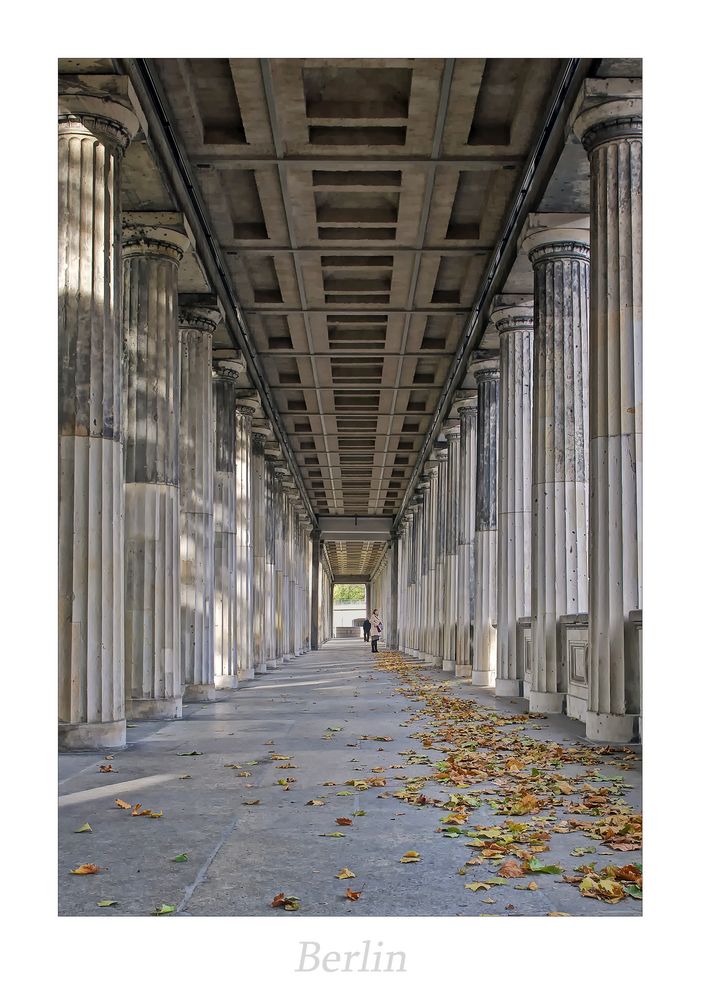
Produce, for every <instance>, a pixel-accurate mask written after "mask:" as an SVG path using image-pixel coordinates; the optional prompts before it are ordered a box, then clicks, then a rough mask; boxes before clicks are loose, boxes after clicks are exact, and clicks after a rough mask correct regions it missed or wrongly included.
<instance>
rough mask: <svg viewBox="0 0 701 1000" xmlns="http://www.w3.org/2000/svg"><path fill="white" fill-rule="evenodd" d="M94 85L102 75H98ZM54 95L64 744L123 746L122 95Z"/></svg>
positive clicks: (127, 129) (125, 133)
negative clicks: (56, 103) (57, 97)
mask: <svg viewBox="0 0 701 1000" xmlns="http://www.w3.org/2000/svg"><path fill="white" fill-rule="evenodd" d="M95 79H96V80H97V79H98V78H95ZM118 79H119V78H116V77H107V78H105V77H100V78H99V80H100V81H102V83H104V82H105V81H110V82H112V83H114V84H115V86H116V87H117V99H115V100H112V101H110V100H108V99H107V97H106V95H105V94H104V93H103V94H102V95H101V96H96V95H91V93H90V92H89V91H88V90H87V87H86V86H83V85H81V84H80V81H78V80H76V81H74V84H75V85H74V86H73V87H70V88H69V90H70V91H71V93H69V94H63V93H62V94H61V97H60V105H59V124H58V210H59V217H58V240H59V245H58V260H59V287H58V343H59V358H58V361H59V364H58V373H59V387H58V406H59V439H58V440H59V450H58V486H59V496H58V588H59V589H58V721H59V748H60V749H63V750H94V749H98V748H102V747H104V748H112V747H122V746H124V745H125V743H126V720H125V714H124V577H123V558H124V508H123V503H124V500H123V490H124V470H123V450H122V449H123V437H122V416H121V414H122V326H121V317H122V299H121V289H122V260H121V253H120V227H121V217H120V186H119V185H120V169H121V159H122V154H123V152H124V150H125V149H126V147H127V145H128V143H129V140H130V137H131V136H133V135H134V134H135V133H136V131H137V130H138V127H139V123H138V119H137V117H136V115H135V114H134V112H133V110H132V109H131V107H130V106H129V102H128V100H126V99H125V100H123V101H122V100H119V99H118V88H119V83H118Z"/></svg>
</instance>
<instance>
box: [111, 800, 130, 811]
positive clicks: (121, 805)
mask: <svg viewBox="0 0 701 1000" xmlns="http://www.w3.org/2000/svg"><path fill="white" fill-rule="evenodd" d="M114 801H115V802H116V803H117V805H118V806H119V808H120V809H131V806H130V805H129V803H128V802H125V801H124V799H115V800H114Z"/></svg>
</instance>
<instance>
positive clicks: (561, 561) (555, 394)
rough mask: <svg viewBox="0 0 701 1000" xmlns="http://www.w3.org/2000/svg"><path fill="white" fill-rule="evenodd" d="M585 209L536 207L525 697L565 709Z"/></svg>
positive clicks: (582, 570)
mask: <svg viewBox="0 0 701 1000" xmlns="http://www.w3.org/2000/svg"><path fill="white" fill-rule="evenodd" d="M588 222H589V220H588V218H587V217H586V216H585V217H576V216H557V215H554V216H553V215H535V216H531V218H530V220H529V223H530V224H529V228H528V230H527V236H526V239H525V240H524V241H523V249H524V250H525V251H526V252H527V253H528V255H529V257H530V259H531V262H532V264H533V269H534V276H535V285H534V291H535V313H534V343H533V485H532V498H533V507H532V543H531V553H532V579H531V593H532V598H531V619H532V668H531V691H530V694H529V706H530V709H531V711H534V712H561V711H562V708H563V703H564V699H565V696H566V690H567V679H566V677H564V676H561V673H562V666H561V664H562V658H561V656H560V650H559V643H558V619H559V617H560V616H561V615H565V614H574V613H576V612H584V611H586V610H587V479H588V456H587V445H586V435H587V423H588V415H587V389H588V380H589V374H588V370H589V366H588V356H589V345H588V326H589V225H588Z"/></svg>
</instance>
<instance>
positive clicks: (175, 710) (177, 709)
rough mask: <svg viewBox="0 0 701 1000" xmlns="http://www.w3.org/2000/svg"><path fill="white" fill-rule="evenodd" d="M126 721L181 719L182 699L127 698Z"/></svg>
mask: <svg viewBox="0 0 701 1000" xmlns="http://www.w3.org/2000/svg"><path fill="white" fill-rule="evenodd" d="M126 714H127V719H182V717H183V699H182V697H178V698H127V713H126Z"/></svg>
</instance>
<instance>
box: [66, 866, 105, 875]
mask: <svg viewBox="0 0 701 1000" xmlns="http://www.w3.org/2000/svg"><path fill="white" fill-rule="evenodd" d="M106 871H107V869H106V868H100V867H99V865H92V864H87V865H78V867H77V868H72V869H71V875H97V873H98V872H106Z"/></svg>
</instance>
